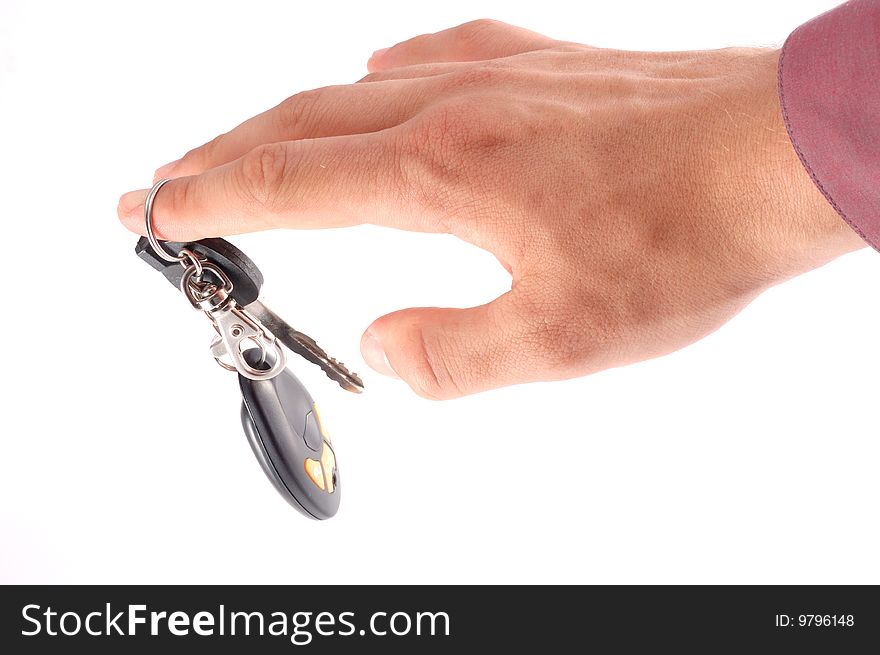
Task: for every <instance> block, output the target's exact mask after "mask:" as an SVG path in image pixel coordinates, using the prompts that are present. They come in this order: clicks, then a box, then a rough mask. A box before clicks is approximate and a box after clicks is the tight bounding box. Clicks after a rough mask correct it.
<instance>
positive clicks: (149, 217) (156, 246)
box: [144, 177, 188, 262]
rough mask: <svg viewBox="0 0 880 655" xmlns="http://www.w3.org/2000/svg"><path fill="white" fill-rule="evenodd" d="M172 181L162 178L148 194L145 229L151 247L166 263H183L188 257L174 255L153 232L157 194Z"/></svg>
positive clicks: (145, 207) (145, 204)
mask: <svg viewBox="0 0 880 655" xmlns="http://www.w3.org/2000/svg"><path fill="white" fill-rule="evenodd" d="M170 181H171V178H170V177H164V178H162V179H161V180H159V181H158V182H156V183H155V184H154V185H153V188H152V189H150V192H149V193H148V194H147V199H146V201H144V227H146V231H147V239H148V240H149V242H150V246H151V247H152V248H153V250H154V251H155V252H156V254H157V255H159V257H161V258H162V259H164V260H165V261H166V262H183V261H184V260H186V259H187V258H188V257H187V256H186V255H183V254H178V255H174V254H172V253H170V252H168V251H167V250H165V248H164V247H163V246H162V244H161V243H160V242H159V239H157V238H156V233H155V232H154V231H153V201H155V200H156V194H157V193H159V189H161V188H162V186H163V185H164V184H165V183H166V182H170Z"/></svg>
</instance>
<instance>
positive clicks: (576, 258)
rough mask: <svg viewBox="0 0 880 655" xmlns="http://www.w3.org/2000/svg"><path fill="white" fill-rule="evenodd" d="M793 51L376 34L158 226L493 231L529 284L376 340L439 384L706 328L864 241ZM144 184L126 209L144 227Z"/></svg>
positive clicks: (464, 234)
mask: <svg viewBox="0 0 880 655" xmlns="http://www.w3.org/2000/svg"><path fill="white" fill-rule="evenodd" d="M778 55H779V53H778V51H777V50H768V49H726V50H717V51H706V52H678V53H641V52H623V51H616V50H605V49H598V48H591V47H588V46H583V45H577V44H572V43H564V42H559V41H555V40H553V39H550V38H547V37H543V36H540V35H538V34H534V33H532V32H528V31H525V30H522V29H518V28H515V27H512V26H508V25H504V24H502V23H497V22H493V21H476V22H473V23H467V24H465V25H462V26H460V27H457V28H454V29H451V30H446V31H444V32H439V33H437V34H432V35H424V36H419V37H416V38H414V39H411V40H409V41H405V42H403V43H401V44H398V45H396V46H394V47H393V48H391V49H389V50H387V51H380V52H378V53H377V54H375V55H374V56H373V58H372V59H371V60H370V63H369V69H370V71H371V72H370V74H369V75H367V76H366V77H365V78H364V79H362V80H361V81H360V82H358V83H357V84H350V85H341V86H332V87H327V88H323V89H316V90H312V91H306V92H304V93H300V94H297V95H295V96H293V97H291V98H289V99H287V100H285V101H284V102H282V103H281V104H280V105H279V106H277V107H275V108H274V109H271V110H269V111H267V112H265V113H263V114H260V115H258V116H256V117H254V118H252V119H250V120H248V121H246V122H245V123H243V124H242V125H240V126H238V127H237V128H235V129H233V130H232V131H230V132H229V133H227V134H224V135H221V136H219V137H217V138H216V139H214V140H213V141H211V142H210V143H208V144H205V145H204V146H201V147H199V148H196V149H195V150H192V151H190V152H188V153H187V154H186V155H185V156H184V157H183V158H182V159H181V160H179V161H177V162H175V163H173V164H169V165H167V166H165V167H163V168H162V169H160V170H159V171H157V173H156V175H157V178H158V177H173V178H176V179H175V180H173V181H172V182H169V183H168V184H166V185H165V187H164V188H163V190H162V192H161V193H160V194H159V195H158V197H157V200H156V204H155V207H154V219H155V225H156V229H157V232H158V233H159V234H160V235H162V236H163V237H164V238H168V239H174V240H192V239H198V238H202V237H206V236H217V235H225V234H232V233H239V232H247V231H254V230H264V229H271V228H279V227H289V228H316V227H339V226H346V225H355V224H358V223H362V222H370V223H376V224H381V225H387V226H392V227H397V228H401V229H407V230H418V231H428V232H448V233H452V234H455V235H457V236H458V237H460V238H462V239H464V240H466V241H469V242H471V243H474V244H476V245H478V246H480V247H482V248H485V249H486V250H489V251H491V252H492V253H494V254H495V255H496V256H497V257H498V259H499V260H500V261H501V262H502V264H503V265H504V266H505V267H506V268H507V270H508V271H509V272H510V274H511V276H512V284H511V290H510V291H509V292H507V293H505V294H503V295H502V296H501V297H499V298H497V299H495V300H493V301H492V302H490V303H488V304H486V305H482V306H480V307H475V308H470V309H439V308H412V309H404V310H402V311H398V312H394V313H392V314H389V315H387V316H383V317H382V318H379V319H378V320H376V321H375V322H374V323H373V324H372V325H371V326H370V327H369V328H368V330H367V331H366V332H365V334H364V337H363V339H362V343H361V347H362V351H363V354H364V358H365V359H366V360H367V363H369V364H370V365H371V366H372V367H373V368H375V369H376V370H379V371H380V372H386V373H393V374H396V375H397V376H399V377H401V378H402V379H403V380H405V381H406V382H407V383H408V384H409V385H410V386H411V387H412V388H413V389H414V390H415V391H416V392H417V393H419V394H421V395H423V396H426V397H429V398H450V397H455V396H459V395H464V394H469V393H474V392H477V391H481V390H485V389H490V388H493V387H499V386H503V385H509V384H515V383H520V382H528V381H534V380H550V379H563V378H570V377H575V376H580V375H585V374H588V373H592V372H595V371H599V370H602V369H605V368H609V367H613V366H621V365H625V364H629V363H632V362H637V361H640V360H644V359H647V358H651V357H656V356H658V355H663V354H665V353H669V352H671V351H673V350H676V349H678V348H681V347H683V346H685V345H687V344H690V343H692V342H694V341H696V340H697V339H700V338H701V337H703V336H705V335H707V334H709V333H710V332H712V331H713V330H715V329H716V328H718V327H719V326H720V325H722V324H723V323H724V322H726V321H727V320H729V319H730V318H731V317H732V316H734V315H735V314H736V313H737V312H738V311H739V310H741V309H742V308H743V307H744V306H745V305H746V304H748V303H749V302H750V301H751V300H752V299H753V298H755V297H756V296H757V295H758V294H759V293H760V292H761V291H763V290H764V289H766V288H768V287H769V286H771V285H773V284H776V283H778V282H781V281H783V280H786V279H788V278H790V277H793V276H795V275H798V274H800V273H803V272H805V271H807V270H810V269H812V268H814V267H816V266H819V265H822V264H824V263H826V262H828V261H830V260H831V259H833V258H835V257H837V256H838V255H841V254H843V253H846V252H849V251H852V250H855V249H857V248H859V247H861V246H862V245H863V242H862V241H861V239H860V238H859V237H858V236H857V235H856V234H855V232H853V231H852V230H851V229H850V228H849V227H847V226H846V224H845V223H844V222H843V220H842V219H840V218H839V217H838V215H837V214H836V212H835V211H834V209H833V208H832V207H831V206H830V205H829V203H828V202H827V201H826V200H825V199H824V198H823V197H822V195H821V194H820V192H819V191H818V190H817V189H816V188H815V186H814V184H813V183H812V181H811V180H810V179H809V176H808V174H807V173H806V172H805V170H804V169H803V167H802V166H801V164H800V162H799V161H798V159H797V156H796V154H795V152H794V150H793V148H792V146H791V143H790V142H789V139H788V136H787V134H786V131H785V127H784V125H783V122H782V118H781V115H780V108H779V101H778V98H777V92H776V66H777V62H778ZM145 196H146V191H135V192H131V193H129V194H126V195H124V196H123V197H122V198H121V200H120V204H119V216H120V219H121V220H122V222H123V223H124V224H125V225H126V226H127V227H128V228H129V229H131V230H133V231H135V232H140V233H142V228H143V226H142V215H143V201H144V198H145Z"/></svg>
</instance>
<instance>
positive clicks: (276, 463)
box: [238, 348, 340, 519]
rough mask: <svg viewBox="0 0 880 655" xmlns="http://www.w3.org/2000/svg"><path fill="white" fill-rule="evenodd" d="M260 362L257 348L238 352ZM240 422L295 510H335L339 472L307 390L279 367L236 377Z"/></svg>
mask: <svg viewBox="0 0 880 655" xmlns="http://www.w3.org/2000/svg"><path fill="white" fill-rule="evenodd" d="M244 356H245V359H246V360H247V361H248V363H249V364H250V365H252V366H255V367H256V366H259V365H260V351H259V349H256V348H252V349H250V350H247V351H246V352H245V353H244ZM238 381H239V385H240V386H241V395H242V407H241V422H242V425H243V426H244V431H245V434H247V437H248V441H250V444H251V448H252V449H253V451H254V454H255V455H256V456H257V460H258V461H259V462H260V465H261V466H262V467H263V471H265V473H266V475H267V476H268V477H269V479H270V480H271V481H272V484H274V485H275V488H276V489H277V490H278V492H279V493H280V494H281V495H282V496H283V497H284V499H285V500H287V502H288V503H290V504H291V505H293V507H295V508H296V509H298V510H299V511H300V512H302V513H303V514H305V515H306V516H308V517H311V518H314V519H329V518H330V517H332V516H333V515H334V514H336V511H337V510H338V509H339V497H340V488H339V472H338V470H337V466H336V456H335V454H334V452H333V447H332V446H331V444H330V437H329V435H328V434H327V432H326V430H325V429H324V426H323V425H322V424H321V417H320V416H319V415H318V410H317V408H316V407H315V403H314V401H313V400H312V397H311V395H309V392H308V391H307V390H306V388H305V387H304V386H303V384H302V382H300V381H299V380H298V379H297V377H296V376H295V375H294V374H293V373H292V372H291V371H290V369H285V370H284V371H282V372H281V373H280V374H279V375H277V376H275V377H273V378H270V379H268V380H266V379H264V380H250V379H248V378H245V377H244V376H242V375H239V376H238Z"/></svg>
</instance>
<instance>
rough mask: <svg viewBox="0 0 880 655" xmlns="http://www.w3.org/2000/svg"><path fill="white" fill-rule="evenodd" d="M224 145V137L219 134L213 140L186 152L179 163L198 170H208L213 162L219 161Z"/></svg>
mask: <svg viewBox="0 0 880 655" xmlns="http://www.w3.org/2000/svg"><path fill="white" fill-rule="evenodd" d="M225 143H226V135H225V134H220V135H218V136H215V137H214V138H213V139H211V140H210V141H208V142H207V143H205V144H204V145H201V146H199V147H198V148H193V149H192V150H190V151H189V152H187V153H186V154H185V155H184V156H183V157H182V158H181V162H182V163H184V164H187V165H190V164H192V165H195V166H198V167H200V168H210V167H211V166H212V163H213V162H216V161H220V160H219V159H218V158H219V157H220V153H221V152H222V150H223V146H224V145H225Z"/></svg>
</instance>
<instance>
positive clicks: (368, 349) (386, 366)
mask: <svg viewBox="0 0 880 655" xmlns="http://www.w3.org/2000/svg"><path fill="white" fill-rule="evenodd" d="M361 354H362V355H363V356H364V360H365V361H366V362H367V364H369V366H370V368H372V369H373V370H374V371H376V372H377V373H381V374H382V375H387V376H388V377H392V378H398V379H399V378H400V376H399V375H398V374H397V373H395V372H394V369H393V368H391V362H389V361H388V355H386V354H385V349H384V348H382V342H381V341H379V339H378V338H376V336H375V335H374V334H372V333H371V332H367V333H366V334H364V338H363V339H361Z"/></svg>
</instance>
